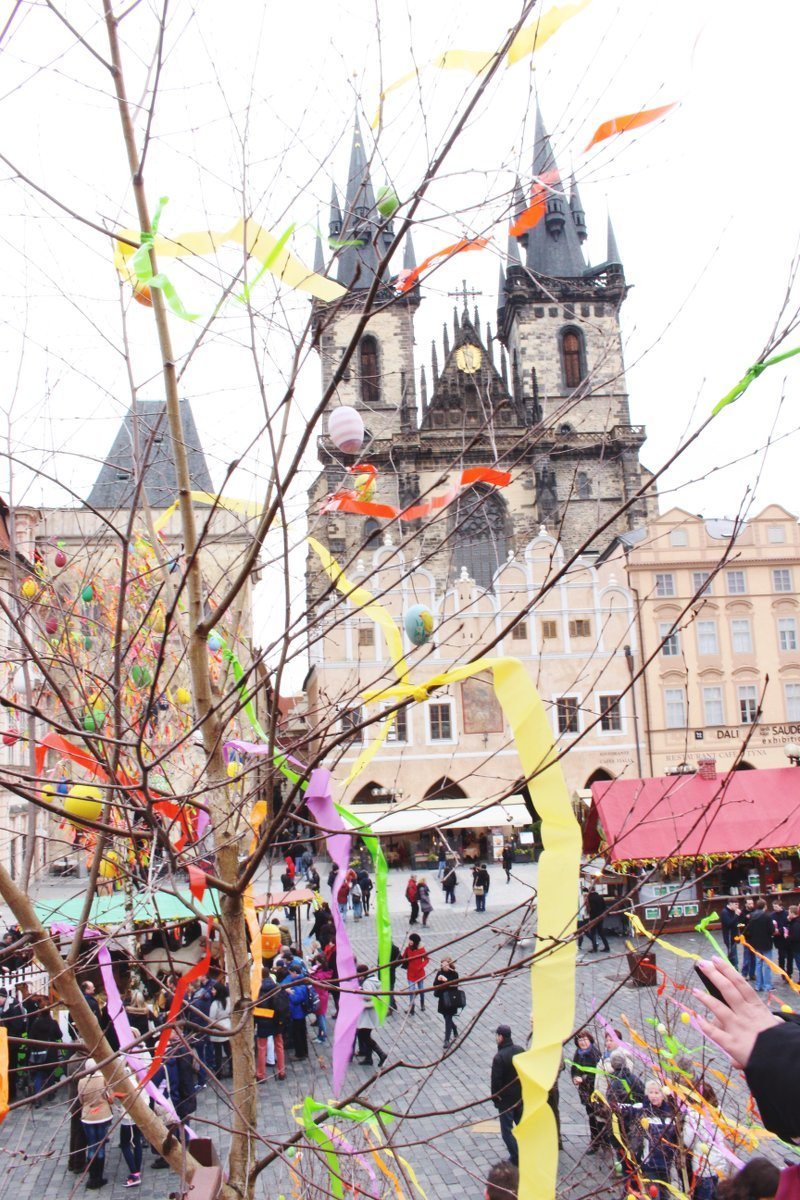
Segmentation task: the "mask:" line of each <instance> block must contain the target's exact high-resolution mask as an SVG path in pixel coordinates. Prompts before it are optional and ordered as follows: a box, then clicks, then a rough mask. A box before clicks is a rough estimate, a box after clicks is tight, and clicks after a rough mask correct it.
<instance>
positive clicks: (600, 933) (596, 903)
mask: <svg viewBox="0 0 800 1200" xmlns="http://www.w3.org/2000/svg"><path fill="white" fill-rule="evenodd" d="M605 911H606V902H605V900H604V899H603V897H602V896H601V895H600V893H599V892H598V890H597V888H596V887H590V888H589V891H588V892H587V893H586V912H587V913H588V916H589V921H590V922H591V924H590V927H589V930H588V933H589V937H590V938H591V939H592V949H591V953H592V954H596V953H597V939H598V937H599V938H600V939H601V940H602V942H603V949H604V950H605V952H606V954H608V953H610V951H611V947H610V946H609V944H608V938H607V937H606V931H605V929H604V927H603V914H604V913H605Z"/></svg>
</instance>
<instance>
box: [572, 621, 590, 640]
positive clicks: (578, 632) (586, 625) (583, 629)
mask: <svg viewBox="0 0 800 1200" xmlns="http://www.w3.org/2000/svg"><path fill="white" fill-rule="evenodd" d="M569 636H570V637H574V638H582V637H591V636H592V622H591V621H570V623H569Z"/></svg>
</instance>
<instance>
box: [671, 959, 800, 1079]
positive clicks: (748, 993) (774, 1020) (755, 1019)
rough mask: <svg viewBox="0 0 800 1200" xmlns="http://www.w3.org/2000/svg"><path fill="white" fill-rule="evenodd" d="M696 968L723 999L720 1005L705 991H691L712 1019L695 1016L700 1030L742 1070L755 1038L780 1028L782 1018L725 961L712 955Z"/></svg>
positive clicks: (718, 1001) (702, 960)
mask: <svg viewBox="0 0 800 1200" xmlns="http://www.w3.org/2000/svg"><path fill="white" fill-rule="evenodd" d="M698 966H700V967H701V968H702V971H703V974H704V975H705V976H706V978H707V979H708V981H709V983H712V984H713V985H714V986H715V987H716V988H717V989H718V991H719V993H720V995H721V996H723V998H724V1003H723V1001H722V1000H717V999H715V997H714V996H712V995H710V994H709V993H708V992H704V991H700V989H699V988H692V993H693V995H695V996H696V997H697V999H698V1000H702V1002H703V1004H705V1006H706V1008H707V1009H708V1010H709V1011H710V1012H711V1013H712V1014H713V1017H714V1020H713V1021H710V1020H708V1019H707V1018H705V1017H698V1018H697V1021H698V1024H699V1026H700V1029H701V1030H702V1032H703V1034H704V1035H705V1037H707V1038H709V1040H710V1041H712V1042H714V1043H715V1044H716V1045H717V1046H719V1048H720V1049H721V1050H724V1051H725V1053H726V1054H727V1055H729V1056H730V1058H731V1061H732V1062H733V1065H734V1066H735V1067H738V1068H739V1070H744V1068H745V1067H746V1066H747V1063H748V1060H749V1058H750V1055H751V1054H752V1052H753V1046H754V1045H755V1043H756V1038H757V1037H758V1035H759V1034H760V1033H762V1032H763V1030H765V1029H769V1028H770V1027H771V1026H773V1025H780V1024H781V1023H782V1022H781V1019H780V1017H776V1016H775V1015H774V1013H771V1012H770V1011H769V1009H768V1008H767V1006H766V1004H764V1003H762V1001H761V1000H759V998H758V996H757V995H756V993H755V992H754V991H753V989H752V988H751V987H750V985H749V984H748V983H747V982H746V981H745V980H744V979H743V978H742V976H741V975H740V974H739V972H738V971H737V970H736V969H735V967H732V966H731V964H730V963H729V962H727V961H726V960H725V959H723V958H717V956H716V955H715V956H714V957H713V958H712V959H711V961H710V962H709V961H708V960H706V959H701V960H700V962H699V963H698Z"/></svg>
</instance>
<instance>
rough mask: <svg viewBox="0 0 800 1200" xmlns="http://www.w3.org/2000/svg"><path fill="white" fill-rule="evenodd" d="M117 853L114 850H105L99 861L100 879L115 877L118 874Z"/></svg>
mask: <svg viewBox="0 0 800 1200" xmlns="http://www.w3.org/2000/svg"><path fill="white" fill-rule="evenodd" d="M118 863H119V855H118V854H117V852H116V850H106V852H105V854H104V855H103V857H102V859H101V862H100V876H101V878H102V879H116V878H117V876H118V875H119V866H118Z"/></svg>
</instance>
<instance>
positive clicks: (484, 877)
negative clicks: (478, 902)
mask: <svg viewBox="0 0 800 1200" xmlns="http://www.w3.org/2000/svg"><path fill="white" fill-rule="evenodd" d="M490 882H491V880H490V876H489V872H488V871H487V870H486V867H476V868H475V870H474V871H473V872H472V886H473V887H482V888H483V894H484V896H485V895H486V893H487V892H488V891H489V883H490Z"/></svg>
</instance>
